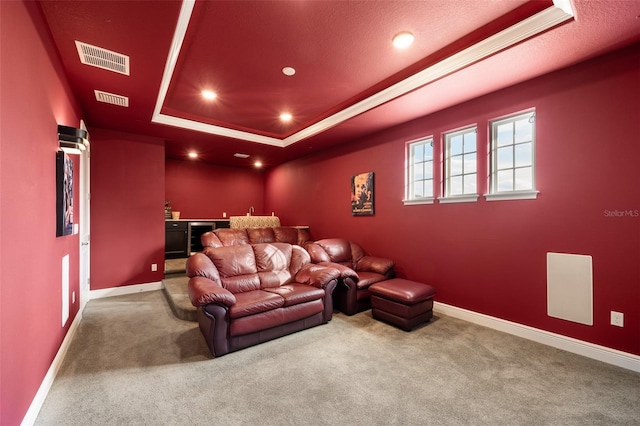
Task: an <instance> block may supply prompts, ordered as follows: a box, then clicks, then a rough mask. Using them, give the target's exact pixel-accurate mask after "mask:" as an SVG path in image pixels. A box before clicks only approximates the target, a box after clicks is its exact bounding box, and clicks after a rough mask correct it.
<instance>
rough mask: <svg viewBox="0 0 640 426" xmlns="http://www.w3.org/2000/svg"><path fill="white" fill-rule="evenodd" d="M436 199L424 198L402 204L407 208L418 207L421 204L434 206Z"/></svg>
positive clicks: (404, 201)
mask: <svg viewBox="0 0 640 426" xmlns="http://www.w3.org/2000/svg"><path fill="white" fill-rule="evenodd" d="M434 200H435V198H433V197H424V198H417V199H415V200H402V204H404V205H405V206H418V205H421V204H433V202H434Z"/></svg>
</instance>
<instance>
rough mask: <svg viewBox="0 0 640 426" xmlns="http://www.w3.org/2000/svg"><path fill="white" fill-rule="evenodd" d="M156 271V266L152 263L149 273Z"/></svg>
mask: <svg viewBox="0 0 640 426" xmlns="http://www.w3.org/2000/svg"><path fill="white" fill-rule="evenodd" d="M157 270H158V264H157V263H152V264H151V272H156V271H157Z"/></svg>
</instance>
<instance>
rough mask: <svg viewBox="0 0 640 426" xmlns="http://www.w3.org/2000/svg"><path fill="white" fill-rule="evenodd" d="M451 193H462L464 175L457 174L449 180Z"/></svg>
mask: <svg viewBox="0 0 640 426" xmlns="http://www.w3.org/2000/svg"><path fill="white" fill-rule="evenodd" d="M449 195H462V176H455V177H452V178H451V179H450V180H449Z"/></svg>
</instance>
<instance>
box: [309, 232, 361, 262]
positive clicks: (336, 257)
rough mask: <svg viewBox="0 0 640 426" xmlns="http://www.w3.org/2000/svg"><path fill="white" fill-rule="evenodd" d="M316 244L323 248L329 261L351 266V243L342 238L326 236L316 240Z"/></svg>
mask: <svg viewBox="0 0 640 426" xmlns="http://www.w3.org/2000/svg"><path fill="white" fill-rule="evenodd" d="M316 244H317V245H319V246H320V247H322V248H323V249H324V251H325V252H326V253H327V256H328V257H329V262H334V263H339V264H341V265H345V266H348V267H353V260H352V258H351V243H350V242H349V240H345V239H344V238H327V239H324V240H318V241H316Z"/></svg>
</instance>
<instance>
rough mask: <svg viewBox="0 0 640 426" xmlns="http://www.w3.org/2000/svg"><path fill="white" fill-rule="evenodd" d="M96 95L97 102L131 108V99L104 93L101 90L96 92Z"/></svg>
mask: <svg viewBox="0 0 640 426" xmlns="http://www.w3.org/2000/svg"><path fill="white" fill-rule="evenodd" d="M94 92H95V94H96V100H97V101H98V102H105V103H108V104H113V105H119V106H123V107H128V106H129V98H127V97H126V96H122V95H116V94H114V93H108V92H103V91H100V90H94Z"/></svg>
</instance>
